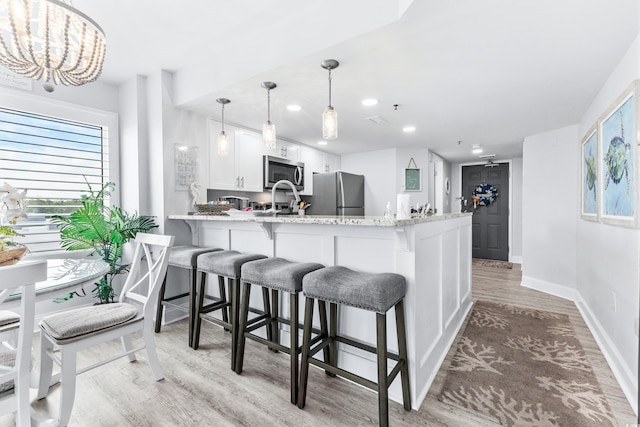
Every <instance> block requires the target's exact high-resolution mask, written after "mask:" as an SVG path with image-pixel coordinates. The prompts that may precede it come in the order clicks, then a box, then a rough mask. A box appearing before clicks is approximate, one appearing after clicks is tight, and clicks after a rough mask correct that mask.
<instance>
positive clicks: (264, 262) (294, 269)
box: [241, 257, 324, 293]
mask: <svg viewBox="0 0 640 427" xmlns="http://www.w3.org/2000/svg"><path fill="white" fill-rule="evenodd" d="M323 267H324V265H322V264H317V263H312V262H292V261H288V260H286V259H283V258H275V257H274V258H267V259H260V260H257V261H251V262H247V263H245V264H243V265H242V269H241V277H242V281H243V282H247V283H251V284H254V285H259V286H263V287H266V288H271V289H277V290H280V291H284V292H289V293H297V292H300V291H301V290H302V278H303V277H304V275H305V274H307V273H310V272H312V271H315V270H318V269H320V268H323Z"/></svg>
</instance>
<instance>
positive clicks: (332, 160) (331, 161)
mask: <svg viewBox="0 0 640 427" xmlns="http://www.w3.org/2000/svg"><path fill="white" fill-rule="evenodd" d="M337 170H340V157H338V156H336V155H334V154H329V153H324V171H323V172H335V171H337Z"/></svg>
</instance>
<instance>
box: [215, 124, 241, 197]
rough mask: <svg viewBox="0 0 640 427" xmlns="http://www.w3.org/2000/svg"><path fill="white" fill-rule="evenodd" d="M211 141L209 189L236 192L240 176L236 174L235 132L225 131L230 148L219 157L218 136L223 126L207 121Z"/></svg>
mask: <svg viewBox="0 0 640 427" xmlns="http://www.w3.org/2000/svg"><path fill="white" fill-rule="evenodd" d="M207 127H208V139H209V165H208V167H209V188H215V189H219V190H235V189H236V188H237V182H238V176H237V175H236V173H235V132H233V131H232V130H229V129H225V132H226V133H227V140H228V147H227V154H226V155H218V135H220V131H221V126H220V124H219V123H218V122H214V121H213V120H207Z"/></svg>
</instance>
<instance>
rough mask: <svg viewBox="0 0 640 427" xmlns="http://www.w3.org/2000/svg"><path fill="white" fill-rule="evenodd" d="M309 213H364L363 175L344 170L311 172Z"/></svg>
mask: <svg viewBox="0 0 640 427" xmlns="http://www.w3.org/2000/svg"><path fill="white" fill-rule="evenodd" d="M308 213H309V214H311V215H349V216H352V215H355V216H362V215H364V176H362V175H354V174H352V173H346V172H340V171H338V172H331V173H317V174H313V202H312V204H311V206H310V211H309V212H308Z"/></svg>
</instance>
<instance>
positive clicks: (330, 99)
mask: <svg viewBox="0 0 640 427" xmlns="http://www.w3.org/2000/svg"><path fill="white" fill-rule="evenodd" d="M329 107H331V68H329Z"/></svg>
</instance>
